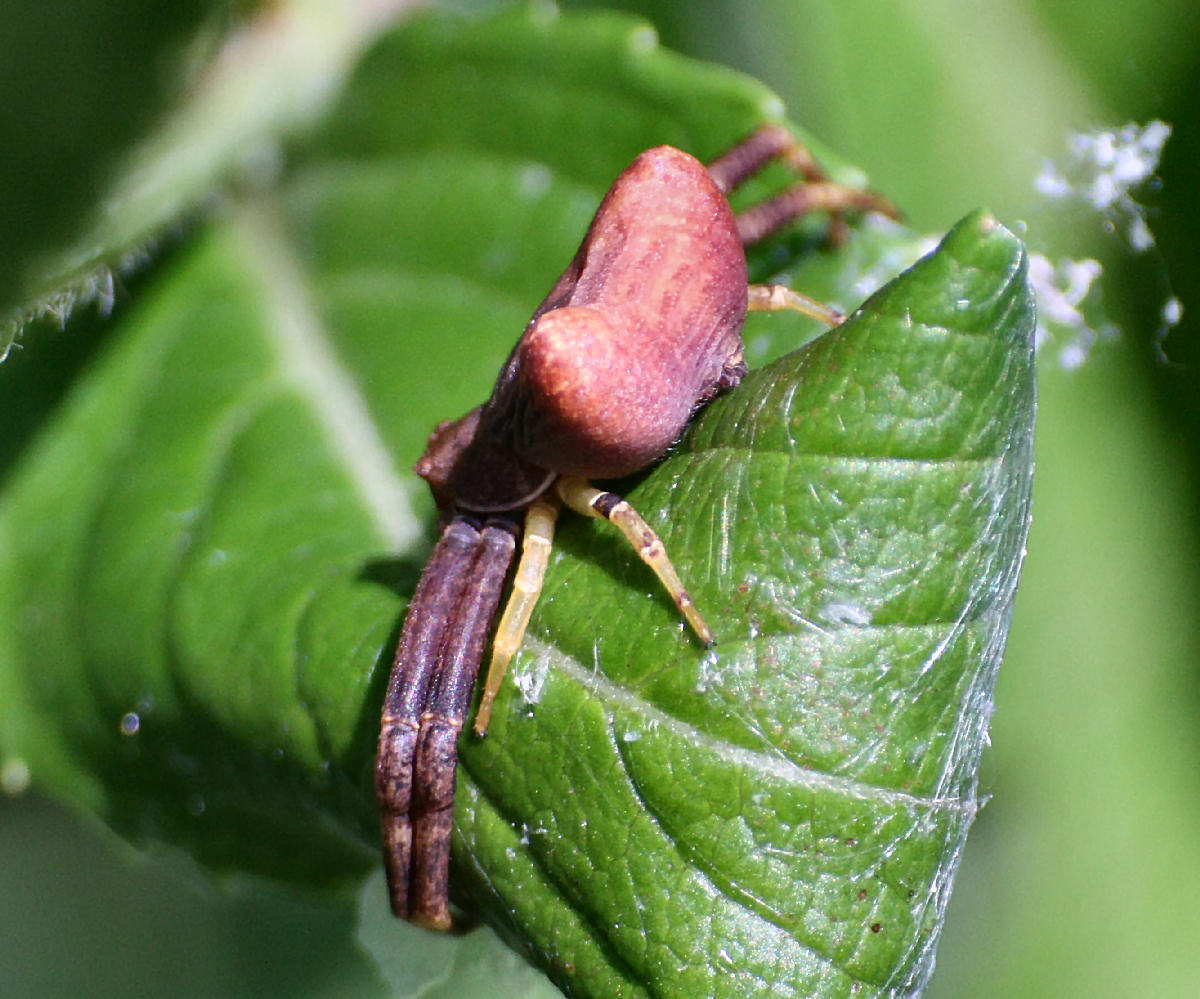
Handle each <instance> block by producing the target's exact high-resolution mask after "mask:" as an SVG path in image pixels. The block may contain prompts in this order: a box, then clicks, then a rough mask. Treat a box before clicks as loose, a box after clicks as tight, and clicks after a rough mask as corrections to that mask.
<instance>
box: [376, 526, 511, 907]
mask: <svg viewBox="0 0 1200 999" xmlns="http://www.w3.org/2000/svg"><path fill="white" fill-rule="evenodd" d="M517 531H518V527H517V525H516V523H515V522H513V521H511V520H507V519H504V518H494V519H492V520H489V521H488V522H487V523H486V524H485V525H484V526H483V527H482V528H478V527H476V526H475V524H474V523H472V522H471V521H469V520H467V519H466V518H464V517H456V518H455V519H454V520H452V521H451V522H450V524H449V525H448V526H447V527H446V529H445V530H444V531H443V532H442V537H441V538H440V540H439V541H438V543H437V545H436V547H435V548H434V550H433V554H432V556H431V557H430V559H429V562H428V564H427V565H426V566H425V571H424V572H423V573H422V574H421V580H420V582H419V583H418V584H417V590H416V593H415V594H414V595H413V600H412V603H411V604H410V605H409V608H408V615H407V617H406V619H405V622H404V629H403V631H402V632H401V635H400V644H399V647H398V649H397V651H396V658H395V661H394V663H393V664H392V672H391V676H390V677H389V679H388V688H387V695H386V699H385V701H384V707H383V718H382V724H381V727H380V734H379V753H378V756H377V757H376V764H375V795H376V798H377V800H378V802H379V810H380V816H381V823H382V833H383V855H384V866H385V868H386V871H387V880H388V894H389V896H390V898H391V905H392V912H393V913H394V914H395V915H397V916H399V917H401V918H404V919H411V920H412V921H414V922H417V923H421V924H423V925H426V926H429V927H432V928H436V929H446V928H448V927H449V925H450V912H449V907H448V904H447V883H448V875H449V860H450V826H451V824H452V822H453V817H454V784H455V780H454V777H455V769H456V767H457V763H458V751H457V739H458V733H459V731H461V729H462V726H463V720H464V718H465V717H466V713H467V710H468V708H469V706H470V700H471V691H472V689H473V688H474V686H475V676H476V673H477V672H478V669H479V662H480V659H481V658H482V655H483V643H484V640H485V639H486V638H487V633H488V629H489V628H490V627H491V623H492V619H493V618H494V617H495V615H496V609H497V607H498V606H499V604H500V595H501V592H502V590H503V588H504V580H505V578H506V577H507V575H508V569H509V566H510V565H511V564H512V559H513V552H514V550H515V547H516V538H515V535H516V533H517Z"/></svg>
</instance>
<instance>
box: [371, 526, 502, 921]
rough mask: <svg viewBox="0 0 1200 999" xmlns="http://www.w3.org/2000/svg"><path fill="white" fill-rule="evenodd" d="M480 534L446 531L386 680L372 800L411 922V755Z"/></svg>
mask: <svg viewBox="0 0 1200 999" xmlns="http://www.w3.org/2000/svg"><path fill="white" fill-rule="evenodd" d="M479 543H480V538H479V531H478V530H477V529H476V528H475V527H474V526H473V525H472V524H471V523H469V522H468V521H466V520H463V519H462V518H456V519H455V520H453V521H451V522H450V524H449V525H448V526H447V527H446V529H445V531H443V532H442V536H441V538H440V539H439V540H438V543H437V545H436V546H435V547H434V549H433V554H432V555H431V556H430V558H429V562H428V563H426V565H425V571H424V572H422V574H421V580H420V582H419V583H418V584H417V589H416V592H415V593H414V594H413V598H412V602H411V603H410V604H409V606H408V615H407V617H406V618H405V620H404V630H403V631H402V632H401V634H400V644H399V646H398V648H397V649H396V658H395V660H394V661H393V663H392V671H391V675H390V676H389V678H388V686H387V694H386V695H385V697H384V703H383V714H382V717H381V719H380V727H379V752H378V755H377V756H376V759H375V797H376V800H377V801H378V802H379V813H380V819H381V824H382V833H383V861H384V868H385V870H386V872H387V880H388V894H389V896H390V898H391V904H392V912H393V913H394V914H395V915H397V916H399V917H401V918H402V919H406V918H408V911H409V899H408V887H409V870H410V867H411V859H412V823H411V820H410V818H409V810H410V808H411V805H412V790H413V757H414V756H415V753H416V746H417V735H418V733H419V732H420V728H421V714H422V713H423V712H424V710H425V702H426V700H427V697H428V692H429V685H430V683H431V682H432V680H433V677H434V675H435V673H436V672H437V670H438V668H439V656H440V653H441V648H442V645H443V643H444V642H445V640H446V634H447V629H448V626H449V623H450V622H449V619H450V616H451V611H452V610H453V608H454V605H455V603H456V602H457V601H458V598H459V596H460V595H461V594H462V591H463V588H464V586H466V583H467V579H468V576H469V574H470V570H471V566H472V563H473V562H474V560H475V554H476V552H477V550H478V548H479Z"/></svg>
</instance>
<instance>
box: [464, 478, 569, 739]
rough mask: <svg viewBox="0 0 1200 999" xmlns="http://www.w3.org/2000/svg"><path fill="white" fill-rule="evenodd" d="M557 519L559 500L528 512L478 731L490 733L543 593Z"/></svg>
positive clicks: (535, 504) (542, 503) (494, 645)
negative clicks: (508, 675) (502, 690)
mask: <svg viewBox="0 0 1200 999" xmlns="http://www.w3.org/2000/svg"><path fill="white" fill-rule="evenodd" d="M557 519H558V503H557V502H551V501H549V500H547V499H545V498H539V499H536V500H534V501H533V502H532V503H531V504H530V505H529V509H528V510H527V511H526V514H525V530H524V535H523V537H522V540H521V560H520V562H518V563H517V572H516V575H515V576H514V577H513V589H512V595H511V596H510V597H509V598H508V603H507V604H506V605H505V608H504V614H503V615H502V616H501V617H500V624H499V625H497V627H496V637H495V639H493V641H492V661H491V663H490V664H489V666H488V675H487V682H486V684H485V685H484V688H483V695H482V697H481V698H480V700H479V708H478V710H477V711H476V712H475V734H476V735H478V736H480V737H482V736H484V735H486V734H487V727H488V722H489V721H490V719H491V717H492V702H493V701H494V700H495V699H496V694H497V693H498V692H499V690H500V684H501V683H503V681H504V674H505V673H507V672H508V665H509V663H511V662H512V658H513V656H515V655H516V654H517V649H519V648H520V647H521V639H523V638H524V637H525V629H526V628H527V627H528V626H529V617H530V615H531V614H532V613H533V608H534V605H535V604H536V603H537V600H538V597H539V596H540V595H541V592H542V581H543V580H544V579H545V577H546V567H547V566H548V565H549V564H550V548H551V546H552V545H553V543H554V522H555V521H556V520H557Z"/></svg>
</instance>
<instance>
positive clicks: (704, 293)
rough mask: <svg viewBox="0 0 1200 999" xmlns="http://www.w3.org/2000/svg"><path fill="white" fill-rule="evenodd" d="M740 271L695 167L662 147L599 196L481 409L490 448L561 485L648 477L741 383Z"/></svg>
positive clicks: (726, 221)
mask: <svg viewBox="0 0 1200 999" xmlns="http://www.w3.org/2000/svg"><path fill="white" fill-rule="evenodd" d="M745 316H746V260H745V256H744V254H743V251H742V244H741V241H740V239H739V238H738V233H737V227H736V224H735V223H734V218H733V213H732V211H731V210H730V208H729V203H728V201H727V200H726V199H725V196H724V195H723V194H722V193H721V191H720V190H719V189H718V188H717V186H716V184H715V183H714V182H713V180H712V178H711V177H710V176H709V174H708V171H707V170H706V169H705V167H704V165H703V164H701V163H700V162H699V161H698V160H696V159H694V158H693V157H691V156H689V155H688V154H687V153H684V152H681V151H679V150H678V149H673V148H671V147H670V146H660V147H658V148H656V149H650V150H647V151H646V152H644V153H642V154H641V155H640V156H639V157H638V158H637V159H635V160H634V161H633V163H632V164H630V166H629V167H628V168H627V169H626V170H625V172H624V173H622V174H621V176H620V177H618V178H617V180H616V182H615V183H614V184H613V186H612V188H611V189H610V190H609V192H608V194H607V195H605V198H604V201H603V202H602V203H601V205H600V208H599V210H598V211H597V212H596V216H595V218H594V219H593V220H592V224H591V226H590V227H589V229H588V232H587V235H586V236H585V237H584V240H583V244H582V245H581V246H580V248H579V252H578V253H577V254H576V256H575V259H574V260H573V261H572V263H571V266H570V267H569V268H567V271H566V272H565V273H564V274H563V276H562V277H561V278H560V279H559V281H558V282H557V284H556V285H555V286H554V289H553V290H552V291H551V292H550V294H549V295H548V296H547V298H546V300H545V301H544V302H543V303H542V305H541V307H540V308H539V309H538V311H537V312H536V313H534V317H533V319H532V320H531V322H530V324H529V326H528V327H527V328H526V330H525V334H524V335H523V336H522V338H521V340H520V342H519V343H518V344H517V346H516V348H515V349H514V351H513V353H512V355H510V357H509V359H508V362H507V363H506V365H505V367H504V369H503V371H502V372H501V374H500V378H499V380H498V382H497V384H496V388H495V391H494V392H493V394H492V398H491V399H490V400H489V402H488V403H487V405H486V406H485V407H484V410H483V413H482V416H481V418H482V422H483V423H484V425H485V426H486V427H487V429H488V431H489V432H490V433H491V434H492V436H493V437H494V438H495V439H496V440H498V441H499V442H501V443H502V444H503V445H504V446H505V447H507V448H509V449H510V450H511V451H512V452H513V453H514V454H516V455H518V456H520V457H521V458H522V459H524V460H525V461H528V462H531V463H533V464H535V465H538V466H541V467H543V468H547V469H553V470H554V471H556V472H560V473H565V474H574V475H582V476H586V477H589V478H615V477H618V476H621V475H627V474H629V473H631V472H634V471H637V470H638V469H640V468H643V467H645V466H646V465H648V464H649V463H650V462H652V461H654V460H655V459H656V458H658V457H659V456H660V455H662V454H663V452H664V451H666V450H667V449H668V448H669V447H670V446H671V445H672V444H673V443H674V442H675V441H676V440H677V439H678V437H679V435H680V434H681V433H682V431H683V428H684V427H685V426H686V424H687V422H688V420H689V419H690V418H691V416H692V414H693V413H694V412H695V410H696V408H697V406H699V405H701V404H703V403H704V402H707V401H708V400H709V399H710V398H712V396H713V395H715V394H716V393H717V392H718V391H721V390H722V389H725V388H730V387H732V386H733V385H736V384H737V382H738V380H739V379H740V378H741V376H742V374H743V373H744V371H745V366H744V364H743V362H742V341H741V330H742V324H743V322H744V320H745Z"/></svg>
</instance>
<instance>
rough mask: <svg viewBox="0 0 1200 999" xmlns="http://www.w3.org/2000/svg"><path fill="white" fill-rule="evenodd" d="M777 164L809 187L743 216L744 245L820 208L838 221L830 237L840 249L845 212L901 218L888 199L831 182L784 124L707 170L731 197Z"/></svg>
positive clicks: (739, 220) (796, 189)
mask: <svg viewBox="0 0 1200 999" xmlns="http://www.w3.org/2000/svg"><path fill="white" fill-rule="evenodd" d="M774 160H780V161H782V162H784V163H786V164H788V165H789V166H790V167H792V169H794V170H796V171H797V172H798V173H800V174H801V175H802V176H803V177H804V183H802V184H796V185H794V186H792V187H789V188H788V189H787V190H785V191H782V192H781V193H779V194H777V195H775V196H774V197H773V198H768V199H767V200H766V201H762V202H760V203H759V204H757V205H754V206H753V207H751V208H747V209H746V210H745V211H742V212H739V213H738V214H737V216H736V222H737V229H738V236H740V237H741V240H742V245H743V246H752V245H753V244H754V243H757V242H758V241H759V240H761V239H765V238H766V237H767V236H769V235H770V234H771V233H773V232H775V231H776V230H778V229H782V228H783V227H784V226H785V225H788V224H789V223H791V222H794V221H795V220H796V219H798V218H800V217H801V216H803V215H806V214H808V213H809V212H811V211H815V210H818V209H824V210H825V211H827V212H829V214H830V216H831V217H832V224H831V227H830V232H829V238H830V240H831V241H832V242H833V243H834V244H835V245H840V244H841V243H842V242H844V241H845V239H846V236H847V233H848V230H847V228H846V223H845V221H844V220H843V219H842V213H843V212H844V211H846V210H847V209H850V210H856V211H864V212H880V213H881V214H883V215H887V216H889V217H890V218H898V217H899V212H898V210H897V209H896V206H895V205H893V204H892V203H891V202H890V201H889V200H888V199H887V198H885V197H883V196H882V195H879V194H875V193H874V192H873V191H865V190H863V189H862V188H860V187H850V186H849V185H847V184H837V183H834V182H833V181H831V180H830V179H829V176H828V175H827V174H826V173H825V171H824V170H822V169H821V167H820V165H819V164H818V163H817V161H816V159H815V158H814V157H813V155H812V153H810V152H809V151H808V149H807V148H805V147H804V146H803V145H801V144H800V142H799V141H798V140H797V139H796V137H795V136H794V135H792V133H791V132H789V131H788V130H787V129H786V128H784V127H783V126H782V125H767V126H765V127H763V128H760V129H758V130H757V131H756V132H754V133H752V134H751V135H749V136H748V137H747V138H746V139H745V140H743V141H742V142H740V143H738V144H737V145H736V146H734V147H733V148H732V149H731V150H729V152H727V153H726V154H725V155H724V156H720V157H718V158H717V159H715V160H713V161H712V162H711V163H709V164H708V165H707V167H708V173H709V176H711V177H712V179H713V180H714V181H715V182H716V184H717V187H719V188H720V189H721V190H722V191H723V192H724V193H725V194H726V195H727V196H728V195H729V194H730V193H731V192H733V191H735V190H736V189H737V188H738V187H740V186H741V185H742V184H744V183H745V182H746V181H747V180H749V179H750V178H751V177H753V176H754V175H755V174H756V173H758V172H759V171H761V170H762V169H763V168H764V167H766V166H767V164H768V163H771V162H772V161H774Z"/></svg>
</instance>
